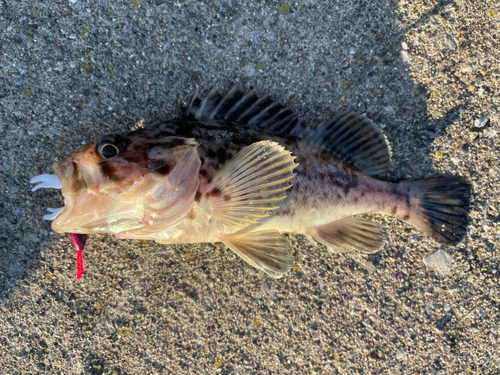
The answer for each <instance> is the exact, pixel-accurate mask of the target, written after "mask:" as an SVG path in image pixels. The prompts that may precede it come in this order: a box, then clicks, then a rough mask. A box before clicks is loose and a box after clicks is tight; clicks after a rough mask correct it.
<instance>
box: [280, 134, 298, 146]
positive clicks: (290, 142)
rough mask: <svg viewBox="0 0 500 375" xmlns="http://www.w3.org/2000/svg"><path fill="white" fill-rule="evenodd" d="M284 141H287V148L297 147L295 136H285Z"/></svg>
mask: <svg viewBox="0 0 500 375" xmlns="http://www.w3.org/2000/svg"><path fill="white" fill-rule="evenodd" d="M283 140H284V141H285V146H286V147H290V146H295V145H297V137H295V136H293V135H290V134H286V135H285V136H284V138H283Z"/></svg>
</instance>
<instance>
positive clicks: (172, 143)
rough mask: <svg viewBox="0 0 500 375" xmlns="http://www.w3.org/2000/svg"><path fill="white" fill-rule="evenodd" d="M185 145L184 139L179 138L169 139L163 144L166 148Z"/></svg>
mask: <svg viewBox="0 0 500 375" xmlns="http://www.w3.org/2000/svg"><path fill="white" fill-rule="evenodd" d="M185 143H186V139H185V138H179V137H174V138H173V139H169V140H168V141H167V142H164V143H163V144H164V145H165V146H166V147H172V148H174V147H177V146H182V145H183V144H185Z"/></svg>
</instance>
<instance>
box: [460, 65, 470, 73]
mask: <svg viewBox="0 0 500 375" xmlns="http://www.w3.org/2000/svg"><path fill="white" fill-rule="evenodd" d="M472 70H473V68H472V65H471V64H465V65H464V66H462V73H472Z"/></svg>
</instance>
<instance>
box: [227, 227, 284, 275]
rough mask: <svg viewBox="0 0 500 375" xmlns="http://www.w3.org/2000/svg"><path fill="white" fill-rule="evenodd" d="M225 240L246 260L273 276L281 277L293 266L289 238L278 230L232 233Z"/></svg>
mask: <svg viewBox="0 0 500 375" xmlns="http://www.w3.org/2000/svg"><path fill="white" fill-rule="evenodd" d="M223 242H224V244H225V245H226V246H227V247H229V248H230V249H231V250H233V251H234V252H235V253H236V254H238V255H239V256H240V257H241V258H243V259H244V260H245V261H247V262H248V263H250V264H251V265H252V266H254V267H255V268H258V269H260V270H262V271H264V272H265V273H267V274H268V275H269V276H271V277H274V278H279V277H281V276H283V274H285V273H287V272H288V271H290V269H291V268H292V265H293V260H292V257H291V255H290V250H289V247H290V246H289V244H288V240H287V238H286V237H285V236H283V235H282V234H280V233H279V232H278V231H275V230H265V231H258V232H246V233H242V234H232V235H229V236H226V237H224V239H223Z"/></svg>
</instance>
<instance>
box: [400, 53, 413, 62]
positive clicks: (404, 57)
mask: <svg viewBox="0 0 500 375" xmlns="http://www.w3.org/2000/svg"><path fill="white" fill-rule="evenodd" d="M410 58H411V55H410V52H408V51H401V59H402V60H403V61H404V62H408V61H410Z"/></svg>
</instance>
